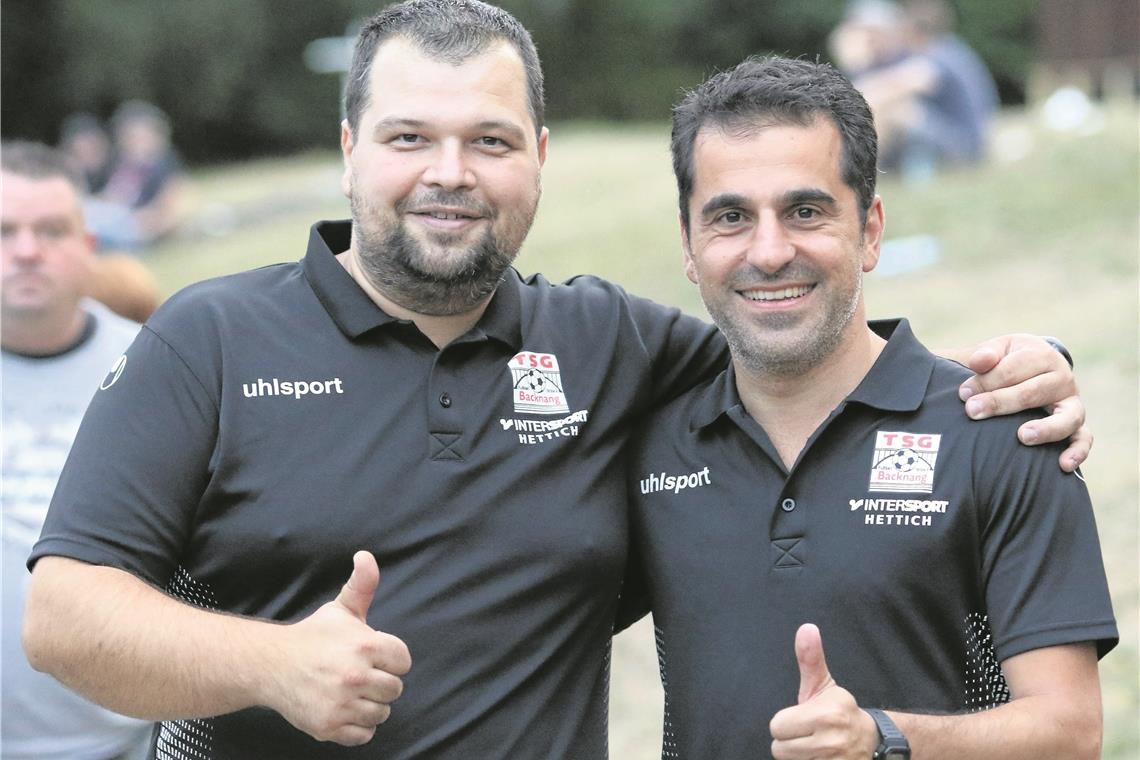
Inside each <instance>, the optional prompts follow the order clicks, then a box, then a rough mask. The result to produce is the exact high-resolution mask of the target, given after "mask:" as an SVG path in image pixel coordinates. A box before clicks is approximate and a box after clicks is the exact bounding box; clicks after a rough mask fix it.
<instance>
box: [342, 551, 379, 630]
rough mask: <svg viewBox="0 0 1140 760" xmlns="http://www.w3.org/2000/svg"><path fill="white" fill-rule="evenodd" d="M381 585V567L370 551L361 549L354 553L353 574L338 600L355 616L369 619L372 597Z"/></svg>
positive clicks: (362, 619)
mask: <svg viewBox="0 0 1140 760" xmlns="http://www.w3.org/2000/svg"><path fill="white" fill-rule="evenodd" d="M379 585H380V567H379V566H378V565H377V564H376V558H375V557H373V556H372V554H371V553H370V552H365V551H359V552H357V553H356V554H354V555H352V575H350V576H349V577H348V582H347V583H345V584H344V586H343V587H342V588H341V590H340V593H339V594H338V595H337V597H336V601H337V602H338V603H339V604H340V605H342V606H343V607H345V608H346V609H347V610H348V611H349V612H351V613H352V614H353V616H354V617H356V618H357V619H359V620H360V621H362V622H364V621H367V619H368V608H369V607H371V606H372V597H373V596H374V595H375V594H376V587H377V586H379Z"/></svg>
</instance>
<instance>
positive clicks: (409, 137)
mask: <svg viewBox="0 0 1140 760" xmlns="http://www.w3.org/2000/svg"><path fill="white" fill-rule="evenodd" d="M419 141H420V136H419V135H416V134H412V133H411V132H408V133H407V134H402V135H400V136H398V137H397V138H396V142H398V143H401V144H403V145H414V144H415V143H417V142H419Z"/></svg>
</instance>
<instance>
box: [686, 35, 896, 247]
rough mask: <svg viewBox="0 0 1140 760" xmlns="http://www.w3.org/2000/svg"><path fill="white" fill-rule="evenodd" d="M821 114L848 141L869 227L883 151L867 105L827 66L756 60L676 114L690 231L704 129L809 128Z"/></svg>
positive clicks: (691, 96) (704, 89)
mask: <svg viewBox="0 0 1140 760" xmlns="http://www.w3.org/2000/svg"><path fill="white" fill-rule="evenodd" d="M821 116H822V117H826V118H828V119H830V120H831V122H832V123H833V124H834V125H835V127H836V129H837V130H838V131H839V135H840V137H841V138H842V140H843V158H842V162H841V165H840V172H841V174H842V176H843V181H844V182H845V183H846V184H847V185H848V186H849V187H850V188H851V189H852V190H854V191H855V197H856V199H857V200H858V203H859V217H860V219H861V220H862V221H866V218H867V211H868V209H870V208H871V203H872V202H873V201H874V199H875V180H876V173H877V171H878V168H877V162H878V151H879V148H878V138H877V137H876V135H875V122H874V119H873V117H872V116H871V109H870V107H869V106H868V105H867V101H866V100H864V98H863V96H862V95H861V94H860V93H859V91H858V90H856V89H855V87H854V85H852V84H851V82H850V81H849V80H848V79H847V78H846V77H845V76H843V75H842V74H840V73H839V72H838V71H837V70H836V69H835V68H833V67H832V66H830V65H828V64H826V63H813V62H811V61H805V60H801V59H792V58H784V57H781V56H767V57H763V58H760V57H756V56H752V57H749V58H746V59H745V60H744V61H743V62H741V63H740V64H738V65H737V66H735V67H733V68H731V69H729V70H727V71H722V72H720V73H718V74H715V75H713V76H712V77H710V78H709V79H707V80H706V81H705V82H704V83H702V84H701V85H699V86H698V87H696V88H695V89H694V90H692V91H691V92H689V93H688V94H686V95H685V97H684V98H683V99H682V100H681V102H680V103H678V104H677V105H676V106H674V108H673V133H672V142H671V146H670V148H671V150H672V153H673V173H674V174H675V175H676V177H677V192H678V195H679V201H680V207H681V222H682V224H683V225H684V227H685V230H688V229H689V200H690V198H691V197H692V195H693V173H694V169H693V153H694V149H695V147H694V146H695V145H696V140H697V135H698V134H699V133H700V131H701V129H703V128H705V127H706V126H710V125H711V126H714V127H718V128H722V129H736V130H748V129H749V128H753V127H763V126H771V125H775V124H786V125H795V126H805V127H806V126H810V125H811V124H813V123H814V122H815V120H816V119H818V118H819V117H821Z"/></svg>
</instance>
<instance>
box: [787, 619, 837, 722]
mask: <svg viewBox="0 0 1140 760" xmlns="http://www.w3.org/2000/svg"><path fill="white" fill-rule="evenodd" d="M796 662H797V663H798V664H799V667H800V695H799V704H801V705H802V704H803V703H804V702H807V701H808V700H809V699H812V698H813V697H815V696H816V695H818V694H819V693H820V692H821V691H823V690H824V689H826V688H827V687H828V686H831V685H832V684H834V683H835V681H834V680H833V679H832V678H831V673H830V672H829V671H828V669H827V660H826V658H825V657H824V655H823V637H822V636H821V635H820V632H819V628H818V626H816V625H814V624H812V623H804V624H803V625H801V626H800V627H799V630H797V631H796Z"/></svg>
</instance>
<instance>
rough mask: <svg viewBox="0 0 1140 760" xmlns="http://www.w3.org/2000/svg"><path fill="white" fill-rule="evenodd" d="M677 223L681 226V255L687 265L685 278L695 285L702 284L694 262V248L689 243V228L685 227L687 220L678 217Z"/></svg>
mask: <svg viewBox="0 0 1140 760" xmlns="http://www.w3.org/2000/svg"><path fill="white" fill-rule="evenodd" d="M677 221H678V222H679V223H680V225H681V253H682V256H683V257H684V258H683V261H684V264H685V276H686V277H688V278H689V282H691V283H693V284H694V285H699V284H700V277H698V276H697V265H696V262H694V261H693V247H692V245H691V244H690V242H689V228H688V227H687V226H686V225H685V220H684V219H682V218H681V215H680V214H678V215H677Z"/></svg>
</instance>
